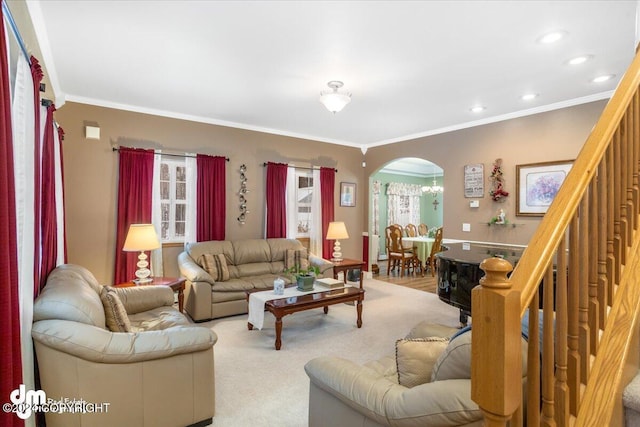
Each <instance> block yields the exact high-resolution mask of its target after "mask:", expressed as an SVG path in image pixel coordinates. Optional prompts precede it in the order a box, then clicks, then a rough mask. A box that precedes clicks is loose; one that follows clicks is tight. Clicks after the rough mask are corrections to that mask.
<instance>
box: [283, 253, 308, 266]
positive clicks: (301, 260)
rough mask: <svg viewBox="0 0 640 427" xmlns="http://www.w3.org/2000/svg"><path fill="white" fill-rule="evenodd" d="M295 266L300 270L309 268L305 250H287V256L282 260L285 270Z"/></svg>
mask: <svg viewBox="0 0 640 427" xmlns="http://www.w3.org/2000/svg"><path fill="white" fill-rule="evenodd" d="M296 266H298V268H299V269H300V270H306V269H308V268H309V253H308V252H307V250H306V249H287V256H286V257H285V258H284V268H285V270H287V269H289V268H296Z"/></svg>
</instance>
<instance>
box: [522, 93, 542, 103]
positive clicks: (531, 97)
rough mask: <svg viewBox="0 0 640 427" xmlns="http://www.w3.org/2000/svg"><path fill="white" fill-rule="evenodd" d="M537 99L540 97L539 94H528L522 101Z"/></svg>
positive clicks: (523, 96)
mask: <svg viewBox="0 0 640 427" xmlns="http://www.w3.org/2000/svg"><path fill="white" fill-rule="evenodd" d="M537 97H538V94H537V93H527V94H524V95H522V96H521V97H520V99H522V100H523V101H531V100H533V99H536V98H537Z"/></svg>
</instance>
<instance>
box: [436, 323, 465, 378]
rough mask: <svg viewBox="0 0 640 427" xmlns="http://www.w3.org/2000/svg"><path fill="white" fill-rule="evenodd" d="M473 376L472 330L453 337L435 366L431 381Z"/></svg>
mask: <svg viewBox="0 0 640 427" xmlns="http://www.w3.org/2000/svg"><path fill="white" fill-rule="evenodd" d="M468 378H471V330H470V329H469V330H467V331H466V332H464V333H462V334H460V335H456V336H455V337H453V338H451V340H450V341H449V345H448V346H447V348H446V349H445V351H443V352H442V354H441V355H440V357H439V358H438V361H437V362H436V364H435V365H434V367H433V372H432V373H431V381H432V382H433V381H441V380H452V379H468Z"/></svg>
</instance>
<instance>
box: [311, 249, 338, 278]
mask: <svg viewBox="0 0 640 427" xmlns="http://www.w3.org/2000/svg"><path fill="white" fill-rule="evenodd" d="M309 264H311V266H313V267H318V269H319V270H320V274H321V275H322V276H324V274H325V273H326V272H327V271H328V270H331V274H330V277H333V263H332V262H331V261H327V260H326V259H324V258H321V257H319V256H317V255H314V254H309Z"/></svg>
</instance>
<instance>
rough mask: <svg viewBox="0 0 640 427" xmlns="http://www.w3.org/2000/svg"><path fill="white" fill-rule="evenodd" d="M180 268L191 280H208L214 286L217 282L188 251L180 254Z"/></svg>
mask: <svg viewBox="0 0 640 427" xmlns="http://www.w3.org/2000/svg"><path fill="white" fill-rule="evenodd" d="M178 268H179V269H180V273H181V274H182V275H183V276H184V277H186V278H187V280H188V281H190V282H206V283H209V284H211V285H212V286H213V285H214V284H215V283H216V281H215V280H213V277H211V275H210V274H209V273H207V272H206V271H205V270H204V269H203V268H202V267H200V266H199V265H198V264H197V263H196V262H195V261H194V260H193V258H191V256H190V255H189V254H188V253H186V252H181V253H180V254H179V255H178Z"/></svg>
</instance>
